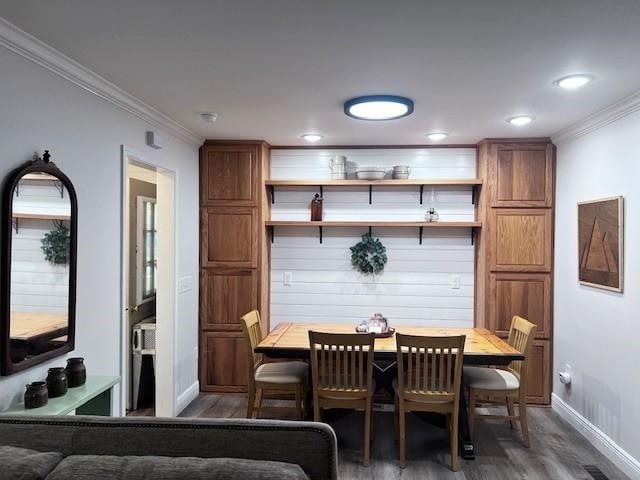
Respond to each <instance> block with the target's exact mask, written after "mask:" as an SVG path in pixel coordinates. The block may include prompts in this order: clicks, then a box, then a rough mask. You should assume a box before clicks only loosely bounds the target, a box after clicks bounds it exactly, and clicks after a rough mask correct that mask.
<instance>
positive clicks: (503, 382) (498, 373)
mask: <svg viewBox="0 0 640 480" xmlns="http://www.w3.org/2000/svg"><path fill="white" fill-rule="evenodd" d="M464 383H465V385H466V386H467V387H470V388H475V389H478V390H517V389H519V388H520V380H519V379H518V377H516V376H515V375H514V374H513V373H511V372H509V371H507V370H501V369H496V368H484V367H464Z"/></svg>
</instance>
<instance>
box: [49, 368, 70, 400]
mask: <svg viewBox="0 0 640 480" xmlns="http://www.w3.org/2000/svg"><path fill="white" fill-rule="evenodd" d="M68 386H69V384H68V382H67V373H66V371H65V368H64V367H55V368H50V369H49V373H48V375H47V389H48V390H49V398H56V397H62V396H63V395H65V394H66V393H67V389H68Z"/></svg>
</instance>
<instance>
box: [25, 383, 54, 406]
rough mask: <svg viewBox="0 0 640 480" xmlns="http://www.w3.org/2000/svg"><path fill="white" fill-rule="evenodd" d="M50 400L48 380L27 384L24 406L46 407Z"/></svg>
mask: <svg viewBox="0 0 640 480" xmlns="http://www.w3.org/2000/svg"><path fill="white" fill-rule="evenodd" d="M48 401H49V392H48V390H47V384H46V382H33V383H29V384H27V389H26V390H25V392H24V408H39V407H44V406H45V405H46V404H47V402H48Z"/></svg>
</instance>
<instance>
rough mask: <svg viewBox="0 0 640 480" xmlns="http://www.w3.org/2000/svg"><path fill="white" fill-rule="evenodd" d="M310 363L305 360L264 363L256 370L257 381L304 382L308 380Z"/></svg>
mask: <svg viewBox="0 0 640 480" xmlns="http://www.w3.org/2000/svg"><path fill="white" fill-rule="evenodd" d="M308 370H309V365H308V364H307V363H305V362H278V363H263V364H262V365H260V366H259V367H258V368H256V371H255V380H256V382H264V383H302V382H304V381H306V378H307V372H308Z"/></svg>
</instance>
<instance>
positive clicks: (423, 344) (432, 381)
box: [396, 333, 465, 398]
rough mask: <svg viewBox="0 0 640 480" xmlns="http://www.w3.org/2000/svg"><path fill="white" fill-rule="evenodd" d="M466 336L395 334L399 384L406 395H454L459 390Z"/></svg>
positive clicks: (402, 393)
mask: <svg viewBox="0 0 640 480" xmlns="http://www.w3.org/2000/svg"><path fill="white" fill-rule="evenodd" d="M464 342H465V336H464V335H461V336H452V337H424V336H415V335H403V334H401V333H397V334H396V344H397V364H398V387H399V395H400V397H401V398H405V397H408V396H412V395H413V396H417V395H422V396H425V395H426V396H429V395H432V396H442V395H445V396H453V395H457V392H458V391H459V390H460V380H461V377H462V361H463V355H464Z"/></svg>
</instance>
